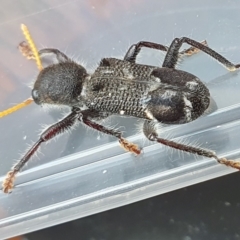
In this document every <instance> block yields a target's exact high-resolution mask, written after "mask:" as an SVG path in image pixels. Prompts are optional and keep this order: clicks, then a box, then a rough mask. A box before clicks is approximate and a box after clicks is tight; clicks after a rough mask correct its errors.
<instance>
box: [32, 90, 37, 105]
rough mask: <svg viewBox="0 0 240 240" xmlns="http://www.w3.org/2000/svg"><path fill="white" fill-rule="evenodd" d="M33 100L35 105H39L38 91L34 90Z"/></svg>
mask: <svg viewBox="0 0 240 240" xmlns="http://www.w3.org/2000/svg"><path fill="white" fill-rule="evenodd" d="M32 98H33V100H34V102H35V103H37V104H38V103H39V93H38V90H36V89H35V90H34V89H33V90H32Z"/></svg>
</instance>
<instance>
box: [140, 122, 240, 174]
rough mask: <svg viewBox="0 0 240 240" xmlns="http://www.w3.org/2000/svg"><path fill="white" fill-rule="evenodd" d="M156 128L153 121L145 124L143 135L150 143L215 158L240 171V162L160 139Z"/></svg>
mask: <svg viewBox="0 0 240 240" xmlns="http://www.w3.org/2000/svg"><path fill="white" fill-rule="evenodd" d="M155 126H156V125H155V124H154V122H153V121H152V122H149V121H145V122H144V125H143V133H144V135H145V136H146V137H147V138H148V139H149V140H150V141H153V142H158V143H161V144H163V145H165V146H168V147H171V148H175V149H177V150H181V151H184V152H189V153H192V154H197V155H200V156H203V157H207V158H215V159H216V160H217V161H218V162H219V163H221V164H224V165H226V166H230V167H232V168H236V169H238V170H240V162H239V161H235V160H230V159H226V158H219V157H218V156H217V155H216V153H215V152H214V151H211V150H208V149H204V148H199V147H193V146H189V145H185V144H181V143H177V142H174V141H171V140H167V139H164V138H160V137H158V134H157V131H156V127H155Z"/></svg>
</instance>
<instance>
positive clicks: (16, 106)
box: [0, 98, 33, 118]
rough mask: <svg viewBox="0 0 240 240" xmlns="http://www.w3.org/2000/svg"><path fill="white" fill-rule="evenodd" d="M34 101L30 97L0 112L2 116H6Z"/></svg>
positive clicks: (0, 116)
mask: <svg viewBox="0 0 240 240" xmlns="http://www.w3.org/2000/svg"><path fill="white" fill-rule="evenodd" d="M32 102H33V99H32V98H28V99H26V100H25V101H23V102H21V103H19V104H17V105H15V106H13V107H11V108H8V109H6V110H4V111H2V112H0V118H2V117H5V116H7V115H9V114H11V113H13V112H15V111H17V110H19V109H21V108H23V107H26V106H27V105H29V104H30V103H32Z"/></svg>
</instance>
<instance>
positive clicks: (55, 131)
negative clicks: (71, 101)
mask: <svg viewBox="0 0 240 240" xmlns="http://www.w3.org/2000/svg"><path fill="white" fill-rule="evenodd" d="M79 115H81V112H80V110H79V109H77V108H73V110H72V112H71V113H70V114H69V115H68V116H67V117H65V118H64V119H62V120H61V121H59V122H57V123H55V124H53V125H52V126H50V127H48V128H47V129H46V130H45V131H44V132H43V133H42V134H41V135H40V137H39V139H38V141H37V142H36V143H35V144H34V145H33V146H32V147H31V148H30V150H28V152H27V153H26V154H25V155H24V156H23V158H22V159H21V160H20V161H18V162H17V163H16V164H15V165H14V166H13V167H12V169H11V171H9V172H8V173H7V176H6V177H5V179H4V180H3V183H2V190H3V192H4V193H9V192H11V190H12V188H13V186H14V180H15V177H16V174H17V173H18V172H19V171H20V170H21V169H22V168H23V166H24V165H25V164H26V163H27V162H28V161H29V160H30V159H31V157H32V156H33V155H34V154H35V153H36V152H37V150H38V148H39V147H40V145H41V144H42V143H43V142H47V141H49V140H50V139H52V138H54V137H56V136H57V135H59V134H60V133H63V132H66V131H67V130H68V129H70V128H71V127H72V126H73V125H74V124H75V123H76V121H77V119H78V117H79Z"/></svg>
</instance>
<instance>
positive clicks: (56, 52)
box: [38, 48, 72, 63]
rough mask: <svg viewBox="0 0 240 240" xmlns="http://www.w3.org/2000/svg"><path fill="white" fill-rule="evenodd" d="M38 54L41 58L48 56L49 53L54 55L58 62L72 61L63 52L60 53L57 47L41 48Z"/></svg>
mask: <svg viewBox="0 0 240 240" xmlns="http://www.w3.org/2000/svg"><path fill="white" fill-rule="evenodd" d="M38 54H39V56H40V57H41V58H43V57H46V56H50V55H54V56H55V58H56V60H57V62H58V63H60V62H69V61H72V60H71V59H70V58H69V57H67V56H66V55H65V54H64V53H62V52H61V51H59V50H58V49H55V48H43V49H41V50H39V52H38Z"/></svg>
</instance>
